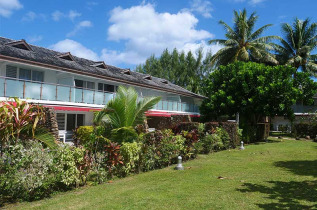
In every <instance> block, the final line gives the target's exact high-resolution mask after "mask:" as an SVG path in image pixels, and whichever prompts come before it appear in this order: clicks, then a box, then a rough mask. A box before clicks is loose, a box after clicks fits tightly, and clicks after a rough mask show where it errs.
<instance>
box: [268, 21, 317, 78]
mask: <svg viewBox="0 0 317 210" xmlns="http://www.w3.org/2000/svg"><path fill="white" fill-rule="evenodd" d="M282 32H283V35H284V39H280V42H281V45H277V44H275V45H274V46H275V50H276V51H277V58H278V59H279V61H280V63H281V64H289V65H291V66H293V67H295V68H296V69H299V68H300V67H302V70H303V71H304V72H310V73H312V74H314V75H315V76H316V75H317V74H316V73H317V64H316V59H317V55H316V54H315V55H311V52H312V51H313V50H315V49H316V48H317V23H312V24H310V20H309V19H308V18H307V19H305V20H299V19H298V18H296V19H295V20H294V22H293V23H292V25H290V24H288V23H283V24H282Z"/></svg>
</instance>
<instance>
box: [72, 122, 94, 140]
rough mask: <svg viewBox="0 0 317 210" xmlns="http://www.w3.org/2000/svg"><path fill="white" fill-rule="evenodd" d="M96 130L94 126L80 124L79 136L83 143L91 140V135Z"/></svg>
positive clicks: (77, 132) (77, 133) (77, 131)
mask: <svg viewBox="0 0 317 210" xmlns="http://www.w3.org/2000/svg"><path fill="white" fill-rule="evenodd" d="M93 132H94V127H93V126H80V127H79V128H77V130H76V135H77V138H78V139H79V140H80V143H81V144H85V143H86V142H88V141H89V140H90V135H91V134H92V133H93Z"/></svg>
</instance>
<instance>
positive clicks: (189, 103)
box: [0, 37, 204, 141]
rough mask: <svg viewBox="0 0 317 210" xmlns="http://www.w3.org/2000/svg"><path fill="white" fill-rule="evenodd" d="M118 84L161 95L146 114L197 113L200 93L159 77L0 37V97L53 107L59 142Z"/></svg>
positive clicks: (88, 117) (141, 93)
mask: <svg viewBox="0 0 317 210" xmlns="http://www.w3.org/2000/svg"><path fill="white" fill-rule="evenodd" d="M119 85H124V86H132V87H134V88H135V89H136V90H137V91H138V93H139V96H140V97H142V96H143V97H145V96H161V97H162V100H161V101H160V102H159V103H158V104H157V105H156V106H155V108H154V109H153V110H150V111H149V112H148V113H147V116H150V117H156V116H165V117H171V116H173V115H190V116H192V117H199V116H200V115H199V108H198V107H199V105H200V103H201V101H202V99H203V98H204V97H203V96H201V95H197V94H194V93H192V92H190V91H188V90H186V89H184V88H182V87H179V86H177V85H174V84H172V83H170V82H169V81H166V80H164V79H160V78H156V77H152V76H150V75H144V74H141V73H137V72H133V71H130V70H129V69H121V68H117V67H114V66H110V65H106V64H105V63H104V62H95V61H91V60H87V59H84V58H79V57H76V56H73V55H71V53H69V52H67V53H60V52H56V51H53V50H50V49H46V48H42V47H38V46H34V45H29V44H28V43H26V42H25V41H24V40H20V41H15V40H11V39H7V38H2V37H0V100H2V101H4V100H7V99H8V98H9V97H19V98H21V99H24V100H27V101H28V102H32V103H38V104H42V105H44V106H47V107H53V108H54V109H55V110H56V113H57V121H58V128H59V133H60V137H61V139H62V140H64V141H65V140H68V139H71V137H72V130H73V129H74V128H76V127H78V126H81V125H90V124H92V118H93V112H92V111H95V110H100V109H101V108H103V107H104V106H105V104H107V102H108V101H109V100H110V99H112V98H113V97H115V93H116V90H117V87H118V86H119Z"/></svg>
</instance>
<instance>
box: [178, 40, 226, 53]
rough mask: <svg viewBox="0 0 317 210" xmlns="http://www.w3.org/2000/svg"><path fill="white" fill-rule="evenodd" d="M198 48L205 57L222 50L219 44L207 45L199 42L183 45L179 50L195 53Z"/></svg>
mask: <svg viewBox="0 0 317 210" xmlns="http://www.w3.org/2000/svg"><path fill="white" fill-rule="evenodd" d="M200 48H201V49H203V54H204V55H206V54H207V53H209V52H210V53H212V54H215V53H217V52H218V50H220V49H221V48H222V46H221V45H219V44H213V45H209V44H207V43H206V42H205V41H201V42H200V43H188V44H186V45H184V46H183V48H182V49H180V50H182V51H184V52H185V53H187V52H189V51H192V53H195V52H197V50H199V49H200Z"/></svg>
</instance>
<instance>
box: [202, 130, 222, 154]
mask: <svg viewBox="0 0 317 210" xmlns="http://www.w3.org/2000/svg"><path fill="white" fill-rule="evenodd" d="M202 144H203V152H204V153H206V154H208V153H210V152H215V151H219V150H222V149H223V148H224V145H223V142H222V140H221V136H220V135H219V134H216V133H214V134H207V135H206V136H205V137H204V138H203V139H202Z"/></svg>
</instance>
